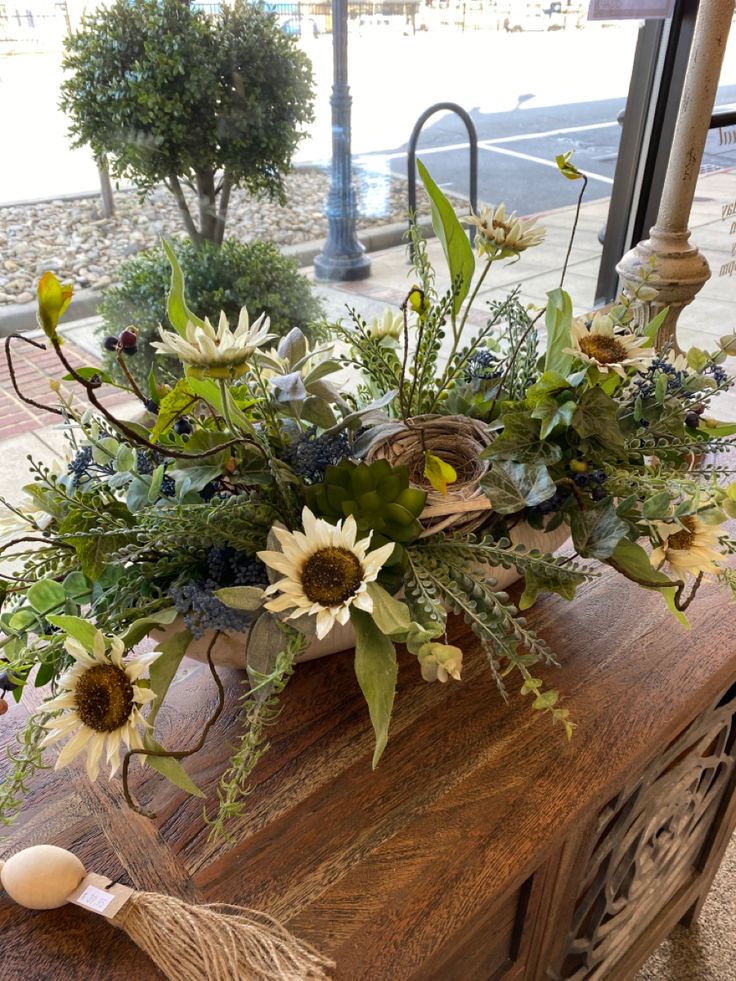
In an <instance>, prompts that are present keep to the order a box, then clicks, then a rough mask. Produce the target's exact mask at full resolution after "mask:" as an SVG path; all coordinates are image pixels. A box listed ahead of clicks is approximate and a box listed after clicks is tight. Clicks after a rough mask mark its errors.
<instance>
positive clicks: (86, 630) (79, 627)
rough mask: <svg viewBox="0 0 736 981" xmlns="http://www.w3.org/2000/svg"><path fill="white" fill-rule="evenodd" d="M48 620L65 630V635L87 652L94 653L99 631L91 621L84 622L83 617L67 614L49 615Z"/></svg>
mask: <svg viewBox="0 0 736 981" xmlns="http://www.w3.org/2000/svg"><path fill="white" fill-rule="evenodd" d="M46 619H47V620H48V621H49V623H53V625H54V626H55V627H59V628H60V629H61V630H63V631H64V633H65V634H68V635H69V636H70V637H73V638H74V639H75V640H78V641H79V643H80V644H81V645H82V647H83V648H84V649H85V650H86V651H92V648H93V646H94V642H95V635H96V634H97V629H96V628H95V626H94V625H93V624H91V623H90V622H89V620H83V619H82V617H72V616H67V615H66V614H49V616H47V617H46Z"/></svg>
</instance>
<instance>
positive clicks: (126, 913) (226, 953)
mask: <svg viewBox="0 0 736 981" xmlns="http://www.w3.org/2000/svg"><path fill="white" fill-rule="evenodd" d="M0 883H1V884H2V886H3V888H4V889H5V891H6V892H7V894H8V895H9V896H10V898H11V899H13V900H15V902H16V903H19V904H20V905H21V906H25V907H27V908H28V909H58V908H59V907H60V906H63V905H64V904H65V903H67V902H69V903H74V904H75V905H77V906H81V907H83V908H84V909H88V910H93V911H94V912H96V913H99V914H101V915H102V916H104V917H105V918H106V919H107V920H109V922H110V923H112V924H113V925H114V926H116V927H119V928H120V929H121V930H124V931H125V933H127V934H128V936H129V937H130V938H131V940H133V941H134V942H135V943H136V944H138V946H139V947H140V948H141V949H142V950H144V951H145V952H146V953H147V954H148V956H149V957H150V958H151V960H152V961H153V962H154V963H155V964H156V966H157V967H158V968H160V970H161V971H163V973H164V974H165V975H166V976H167V977H168V978H171V981H326V979H327V978H328V977H329V975H328V974H327V971H328V970H329V969H330V968H331V967H334V964H333V963H332V962H331V961H329V960H327V959H326V958H324V957H322V956H321V954H319V953H318V951H316V950H315V949H314V948H313V947H310V946H309V945H308V944H306V943H304V942H302V941H301V940H298V939H297V938H296V937H294V936H292V934H290V933H289V932H288V930H286V929H285V928H284V927H283V926H282V925H281V924H280V923H279V922H278V921H277V920H274V919H273V918H272V917H270V916H268V915H266V914H265V913H259V912H257V911H255V910H250V909H244V908H243V907H240V906H228V905H224V904H216V905H208V906H192V905H190V904H189V903H185V902H184V901H183V900H181V899H176V898H174V897H172V896H163V895H160V894H159V893H153V892H136V891H135V890H133V889H130V888H129V887H128V886H123V885H121V884H119V883H115V882H111V880H110V879H107V878H106V877H105V876H101V875H97V874H95V873H94V872H87V871H86V870H85V868H84V866H83V865H82V863H81V862H80V861H79V859H78V858H77V857H76V856H75V855H73V854H72V853H71V852H68V851H66V849H64V848H57V847H56V846H55V845H33V846H32V847H31V848H26V849H24V850H23V851H20V852H18V853H17V854H15V855H13V856H12V858H9V859H8V861H7V862H5V863H2V862H0Z"/></svg>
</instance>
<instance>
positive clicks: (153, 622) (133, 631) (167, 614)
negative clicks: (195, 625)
mask: <svg viewBox="0 0 736 981" xmlns="http://www.w3.org/2000/svg"><path fill="white" fill-rule="evenodd" d="M177 616H178V613H177V611H176V608H175V607H173V606H169V607H167V608H166V609H165V610H159V611H158V613H152V614H150V616H147V617H141V618H140V619H139V620H134V621H133V623H131V625H130V626H129V627H128V629H127V630H126V631H125V633H124V634H123V643H124V644H125V647H126V649H129V648H131V647H135V645H136V644H139V643H140V642H141V641H142V640H143V638H144V637H147V636H148V635H149V634H150V633H151V632H152V631H153V630H155V629H156V627H166V626H168V625H169V624H170V623H173V622H174V620H176V618H177ZM154 639H155V638H154Z"/></svg>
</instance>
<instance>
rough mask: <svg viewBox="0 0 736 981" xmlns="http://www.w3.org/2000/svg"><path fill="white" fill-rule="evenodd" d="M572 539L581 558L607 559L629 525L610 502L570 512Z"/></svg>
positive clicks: (626, 531)
mask: <svg viewBox="0 0 736 981" xmlns="http://www.w3.org/2000/svg"><path fill="white" fill-rule="evenodd" d="M571 525H572V540H573V542H574V543H575V548H576V549H577V550H578V552H579V554H580V555H582V556H583V558H594V559H600V560H601V561H604V560H605V559H609V558H610V557H611V556H612V555H613V553H614V550H615V548H616V546H617V545H618V543H619V542H620V541H621V539H622V538H624V536H625V535H626V534H627V533H628V530H629V526H628V524H627V523H626V522H625V521H622V520H621V518H619V517H618V515H617V514H616V509H615V508H614V506H613V504H612V503H611V502H608V503H607V504H606V505H605V506H604V507H596V508H590V509H589V510H587V511H579V510H577V509H576V510H574V511H573V512H572V514H571Z"/></svg>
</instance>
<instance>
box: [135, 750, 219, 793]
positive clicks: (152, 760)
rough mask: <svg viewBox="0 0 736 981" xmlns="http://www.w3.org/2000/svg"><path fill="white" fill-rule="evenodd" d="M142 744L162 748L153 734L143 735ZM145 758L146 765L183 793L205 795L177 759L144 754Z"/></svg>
mask: <svg viewBox="0 0 736 981" xmlns="http://www.w3.org/2000/svg"><path fill="white" fill-rule="evenodd" d="M144 744H145V747H146V749H152V750H157V751H159V752H160V751H161V750H163V746H162V745H161V744H160V743H158V742H156V740H155V739H154V738H153V736H149V735H146V736H145V737H144ZM145 760H146V764H147V765H148V766H150V767H151V768H152V769H153V770H156V771H157V772H158V773H160V774H161V776H163V777H166V779H167V780H168V781H170V782H171V783H173V784H174V786H176V787H179V789H180V790H183V791H184V793H186V794H190V795H191V796H192V797H204V796H205V794H203V793H202V791H201V790H200V789H199V787H198V786H197V785H196V783H195V782H194V781H193V780H192V778H191V777H190V776H189V774H188V773H187V771H186V770H185V769H184V767H183V766H182V765H181V763H180V762H179V761H178V760H177V759H174V757H173V756H146V757H145Z"/></svg>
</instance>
